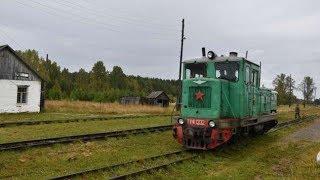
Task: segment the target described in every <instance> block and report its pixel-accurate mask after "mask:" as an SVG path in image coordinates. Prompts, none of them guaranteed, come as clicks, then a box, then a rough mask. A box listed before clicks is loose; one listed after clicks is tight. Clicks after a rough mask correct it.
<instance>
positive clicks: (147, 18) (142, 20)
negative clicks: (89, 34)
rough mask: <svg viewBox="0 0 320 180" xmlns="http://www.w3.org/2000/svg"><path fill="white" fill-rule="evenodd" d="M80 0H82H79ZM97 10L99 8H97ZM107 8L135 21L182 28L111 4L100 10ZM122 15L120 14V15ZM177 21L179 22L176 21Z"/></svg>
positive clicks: (90, 2) (86, 1)
mask: <svg viewBox="0 0 320 180" xmlns="http://www.w3.org/2000/svg"><path fill="white" fill-rule="evenodd" d="M79 1H80V0H79ZM82 1H83V2H85V3H86V4H88V5H91V4H92V0H82ZM95 10H97V9H96V8H95ZM106 10H108V11H110V10H111V11H112V10H113V11H114V12H117V13H119V12H120V13H123V14H124V16H121V17H125V18H127V19H131V20H134V21H139V22H145V23H151V24H154V25H159V26H164V27H168V28H173V29H174V30H177V29H179V28H180V26H178V25H177V24H163V23H157V22H156V21H157V19H156V18H155V17H149V16H144V15H142V17H141V16H140V17H137V16H132V14H131V13H128V12H124V11H125V9H124V8H116V9H115V8H112V7H110V6H104V7H103V9H101V8H100V12H103V13H104V12H105V11H106ZM118 17H120V16H118ZM175 23H177V22H175Z"/></svg>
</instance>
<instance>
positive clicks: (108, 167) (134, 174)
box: [51, 150, 196, 180]
mask: <svg viewBox="0 0 320 180" xmlns="http://www.w3.org/2000/svg"><path fill="white" fill-rule="evenodd" d="M184 152H187V150H180V151H175V152H169V153H165V154H161V155H156V156H152V157H147V158H144V159H138V160H133V161H128V162H125V163H119V164H114V165H107V166H104V167H99V168H95V169H88V170H84V171H80V172H74V173H71V174H67V175H63V176H57V177H53V178H51V179H55V180H59V179H71V178H74V177H77V176H81V175H85V174H89V173H95V172H100V171H110V170H112V169H117V168H121V167H125V166H129V165H132V164H134V163H139V162H148V161H155V160H157V159H161V158H170V157H172V156H176V155H177V156H181V155H182V153H184ZM195 157H196V155H194V154H189V155H188V156H186V157H181V158H178V159H174V160H170V161H169V162H166V163H162V164H159V165H154V166H150V167H147V168H142V169H140V170H137V171H132V172H128V173H125V174H122V175H117V176H114V177H111V178H110V179H126V178H127V177H130V176H137V175H139V174H142V173H145V172H149V171H152V170H157V169H160V168H164V167H167V166H170V165H172V164H175V163H180V162H183V161H186V160H190V159H192V158H195Z"/></svg>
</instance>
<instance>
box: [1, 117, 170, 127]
mask: <svg viewBox="0 0 320 180" xmlns="http://www.w3.org/2000/svg"><path fill="white" fill-rule="evenodd" d="M166 116H170V115H134V116H114V117H106V116H96V117H81V118H74V119H56V120H43V121H41V120H25V121H12V122H10V121H7V122H0V127H12V126H30V125H40V124H58V123H72V122H86V121H106V120H114V119H131V118H151V117H166Z"/></svg>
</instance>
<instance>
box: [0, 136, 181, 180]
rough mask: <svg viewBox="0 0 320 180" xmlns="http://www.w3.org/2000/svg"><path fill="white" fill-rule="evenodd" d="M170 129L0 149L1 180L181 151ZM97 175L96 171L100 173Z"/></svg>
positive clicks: (37, 177)
mask: <svg viewBox="0 0 320 180" xmlns="http://www.w3.org/2000/svg"><path fill="white" fill-rule="evenodd" d="M180 149H181V146H180V145H179V144H177V143H176V142H175V141H174V140H173V138H172V136H171V132H170V131H166V132H161V133H153V134H147V135H137V136H130V137H128V138H119V139H116V138H111V139H109V140H106V141H93V142H88V143H81V142H79V143H74V144H67V145H61V144H58V145H55V146H53V147H42V148H32V149H28V150H26V151H7V152H0V179H1V178H4V177H10V176H14V177H11V178H14V179H20V178H22V177H23V178H25V179H39V178H40V177H42V178H44V177H47V178H48V177H52V176H58V175H63V174H65V173H70V172H75V171H80V170H83V169H88V168H95V167H101V166H106V165H111V164H115V163H119V162H127V161H129V160H136V159H141V158H144V157H148V156H154V155H159V154H163V153H167V152H171V151H177V150H180ZM97 175H98V174H94V176H97Z"/></svg>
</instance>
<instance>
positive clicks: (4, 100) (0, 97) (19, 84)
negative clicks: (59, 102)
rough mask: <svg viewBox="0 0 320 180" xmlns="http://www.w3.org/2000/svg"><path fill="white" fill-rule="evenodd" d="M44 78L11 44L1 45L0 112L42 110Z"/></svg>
mask: <svg viewBox="0 0 320 180" xmlns="http://www.w3.org/2000/svg"><path fill="white" fill-rule="evenodd" d="M43 83H44V80H43V79H42V78H41V76H40V75H39V74H38V73H37V72H36V71H35V70H34V69H32V68H31V67H30V66H29V65H28V64H27V63H26V62H25V61H24V60H23V59H22V58H21V57H19V56H18V54H17V53H16V52H15V51H14V50H13V49H12V48H11V47H10V46H9V45H4V46H0V87H1V88H0V113H19V112H40V110H41V109H42V108H43V107H44V94H43V92H44V91H43Z"/></svg>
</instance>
